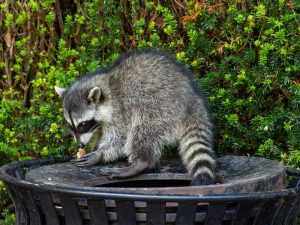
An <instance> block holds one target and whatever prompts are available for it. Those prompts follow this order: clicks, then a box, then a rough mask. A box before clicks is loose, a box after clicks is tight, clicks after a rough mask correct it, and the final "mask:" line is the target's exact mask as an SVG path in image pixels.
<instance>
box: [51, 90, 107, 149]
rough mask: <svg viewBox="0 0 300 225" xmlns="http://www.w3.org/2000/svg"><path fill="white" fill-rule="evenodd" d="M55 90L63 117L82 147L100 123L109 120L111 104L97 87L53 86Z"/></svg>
mask: <svg viewBox="0 0 300 225" xmlns="http://www.w3.org/2000/svg"><path fill="white" fill-rule="evenodd" d="M55 90H56V92H57V93H58V95H59V96H60V97H61V98H62V99H63V108H64V117H65V119H66V121H67V122H68V124H69V126H70V127H71V129H72V133H73V136H74V138H75V140H76V142H77V145H78V146H79V147H81V148H83V147H84V146H85V145H86V144H87V143H88V142H89V141H90V139H91V138H92V136H93V134H94V132H95V131H96V130H97V129H98V128H99V127H100V125H101V124H102V123H103V122H104V123H105V122H109V121H110V120H111V115H112V107H111V104H110V103H109V101H107V100H106V99H105V96H104V93H103V92H102V91H101V89H100V88H99V87H95V86H94V87H80V86H79V85H76V86H75V87H74V85H73V86H71V87H69V88H67V89H64V88H60V87H57V86H55Z"/></svg>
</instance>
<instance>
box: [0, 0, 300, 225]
mask: <svg viewBox="0 0 300 225" xmlns="http://www.w3.org/2000/svg"><path fill="white" fill-rule="evenodd" d="M299 6H300V2H299V0H276V1H267V0H261V1H253V0H235V1H234V0H223V1H222V0H216V1H209V0H207V1H205V0H201V1H200V0H193V1H187V0H183V1H180V0H172V1H171V0H169V1H159V0H155V1H150V0H148V1H139V0H132V1H129V0H120V1H112V0H111V1H110V0H107V1H103V0H90V1H82V0H75V1H71V0H60V1H58V0H57V1H55V0H24V1H21V0H20V1H8V0H3V1H1V3H0V89H1V93H0V165H3V164H5V163H8V162H11V161H16V160H24V159H28V158H36V157H45V156H61V155H63V154H73V153H74V152H75V151H76V146H75V144H74V143H73V142H72V137H71V135H70V134H69V132H68V130H67V128H66V126H65V122H64V119H63V113H62V108H61V104H60V100H59V99H58V97H57V95H56V94H55V91H54V85H58V86H62V87H66V86H67V85H68V84H70V82H72V81H73V80H74V79H75V78H76V77H77V76H80V75H83V74H85V73H86V72H89V71H93V70H95V69H96V68H99V67H105V66H107V65H108V64H109V63H110V62H112V61H113V60H115V59H116V58H117V57H118V56H119V55H120V54H121V53H123V52H125V51H127V50H130V49H136V48H145V47H155V48H159V49H163V50H164V51H170V52H172V53H173V54H174V55H176V57H177V59H178V60H180V61H183V62H184V63H186V65H187V66H188V67H189V68H190V69H191V70H193V71H194V75H195V79H197V81H199V83H200V84H201V85H202V87H203V88H204V90H205V92H206V93H207V96H208V98H209V100H210V102H211V105H212V113H213V117H214V120H215V123H216V151H217V152H218V154H235V155H255V156H262V157H267V158H272V159H277V160H280V161H281V162H282V163H283V164H285V165H288V166H293V167H300V153H299V149H300V141H299V139H300V8H299ZM1 187H2V188H0V191H1V192H0V196H1V197H0V207H1V208H3V207H4V206H6V205H7V204H8V202H9V201H8V198H7V195H6V192H5V190H4V188H3V185H2V186H1ZM3 215H4V216H5V218H6V219H5V220H6V222H4V223H5V224H12V223H13V222H12V221H13V215H11V214H10V213H8V211H7V210H4V212H3Z"/></svg>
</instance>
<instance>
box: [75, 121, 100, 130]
mask: <svg viewBox="0 0 300 225" xmlns="http://www.w3.org/2000/svg"><path fill="white" fill-rule="evenodd" d="M97 127H98V123H97V122H96V121H95V120H88V121H85V122H81V123H80V124H79V125H78V126H77V132H79V133H87V132H91V131H92V130H94V129H95V128H97Z"/></svg>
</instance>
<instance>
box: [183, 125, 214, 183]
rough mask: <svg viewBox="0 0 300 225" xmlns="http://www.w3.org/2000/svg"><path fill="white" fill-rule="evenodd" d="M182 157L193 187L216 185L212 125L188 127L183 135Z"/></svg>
mask: <svg viewBox="0 0 300 225" xmlns="http://www.w3.org/2000/svg"><path fill="white" fill-rule="evenodd" d="M180 155H181V157H182V160H183V163H184V164H185V165H186V168H187V170H188V172H189V174H190V175H191V176H192V183H191V184H192V185H208V184H213V183H214V181H215V167H216V163H215V155H214V152H213V132H212V125H211V124H204V123H203V124H200V125H196V124H193V125H190V126H187V128H186V129H184V130H183V133H182V135H181V140H180Z"/></svg>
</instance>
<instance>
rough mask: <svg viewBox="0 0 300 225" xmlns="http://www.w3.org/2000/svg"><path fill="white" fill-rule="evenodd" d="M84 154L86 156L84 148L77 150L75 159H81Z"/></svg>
mask: <svg viewBox="0 0 300 225" xmlns="http://www.w3.org/2000/svg"><path fill="white" fill-rule="evenodd" d="M85 154H86V152H85V149H84V148H80V149H78V152H77V159H80V158H82V157H83V156H84V155H85Z"/></svg>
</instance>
